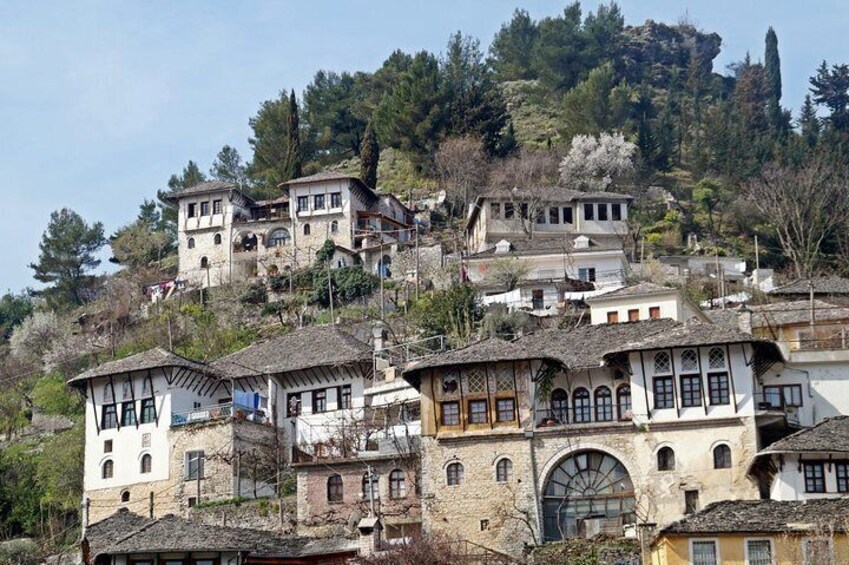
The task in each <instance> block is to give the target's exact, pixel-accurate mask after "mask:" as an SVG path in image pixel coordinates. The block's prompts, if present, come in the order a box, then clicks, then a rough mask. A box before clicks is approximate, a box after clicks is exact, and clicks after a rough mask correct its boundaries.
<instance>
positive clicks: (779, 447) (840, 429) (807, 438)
mask: <svg viewBox="0 0 849 565" xmlns="http://www.w3.org/2000/svg"><path fill="white" fill-rule="evenodd" d="M805 452H819V453H828V452H834V453H837V452H841V453H849V416H835V417H834V418H827V419H825V420H823V421H822V422H820V423H819V424H817V425H815V426H811V427H810V428H805V429H803V430H799V431H798V432H796V433H794V434H791V435H789V436H787V437H785V438H784V439H780V440H778V441H776V442H775V443H773V444H772V445H770V446H769V447H767V448H766V449H764V450H762V451H761V452H760V453H759V454H758V455H766V454H769V453H805Z"/></svg>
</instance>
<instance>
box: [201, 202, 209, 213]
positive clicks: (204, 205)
mask: <svg viewBox="0 0 849 565" xmlns="http://www.w3.org/2000/svg"><path fill="white" fill-rule="evenodd" d="M200 215H201V216H209V201H208V200H207V201H206V202H201V203H200Z"/></svg>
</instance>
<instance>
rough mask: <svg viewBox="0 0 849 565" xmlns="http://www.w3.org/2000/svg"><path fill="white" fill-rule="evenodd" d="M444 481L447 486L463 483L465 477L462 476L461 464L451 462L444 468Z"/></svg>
mask: <svg viewBox="0 0 849 565" xmlns="http://www.w3.org/2000/svg"><path fill="white" fill-rule="evenodd" d="M445 477H446V482H447V483H448V486H449V487H458V486H460V485H462V484H463V482H464V481H465V477H464V476H463V464H462V463H451V464H450V465H448V467H447V468H446V469H445Z"/></svg>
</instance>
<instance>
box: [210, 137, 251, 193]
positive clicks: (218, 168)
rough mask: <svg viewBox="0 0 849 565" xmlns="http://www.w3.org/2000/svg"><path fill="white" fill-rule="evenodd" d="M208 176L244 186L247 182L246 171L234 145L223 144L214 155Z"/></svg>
mask: <svg viewBox="0 0 849 565" xmlns="http://www.w3.org/2000/svg"><path fill="white" fill-rule="evenodd" d="M209 176H210V177H211V178H214V179H215V180H220V181H222V182H229V183H233V184H235V185H237V186H239V187H245V186H246V185H247V182H248V173H247V168H246V167H245V164H244V163H242V157H241V155H239V152H238V151H237V150H236V148H235V147H231V146H229V145H225V146H224V147H222V148H221V151H219V152H218V155H216V156H215V161H213V162H212V168H211V169H209Z"/></svg>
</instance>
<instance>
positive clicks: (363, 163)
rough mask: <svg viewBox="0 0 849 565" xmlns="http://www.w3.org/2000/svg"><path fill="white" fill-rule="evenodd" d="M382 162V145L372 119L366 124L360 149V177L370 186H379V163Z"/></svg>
mask: <svg viewBox="0 0 849 565" xmlns="http://www.w3.org/2000/svg"><path fill="white" fill-rule="evenodd" d="M379 163H380V146H379V145H378V144H377V134H376V133H375V132H374V127H373V126H372V123H371V121H369V123H368V125H367V126H366V132H365V135H364V136H363V142H362V149H361V151H360V179H361V180H362V181H363V182H364V183H366V186H368V187H369V188H377V165H378V164H379Z"/></svg>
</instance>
